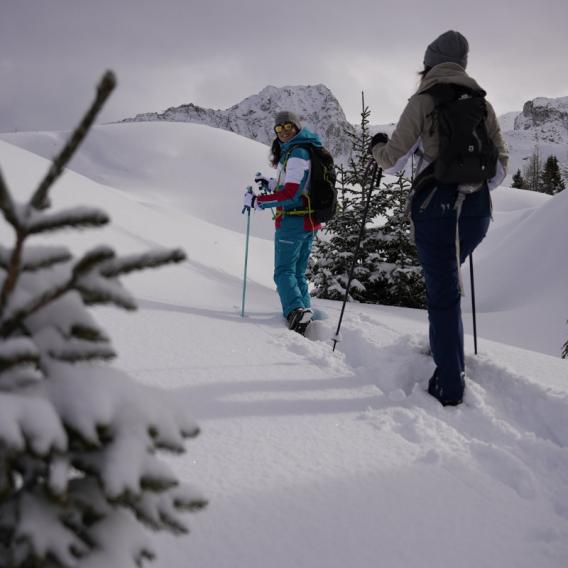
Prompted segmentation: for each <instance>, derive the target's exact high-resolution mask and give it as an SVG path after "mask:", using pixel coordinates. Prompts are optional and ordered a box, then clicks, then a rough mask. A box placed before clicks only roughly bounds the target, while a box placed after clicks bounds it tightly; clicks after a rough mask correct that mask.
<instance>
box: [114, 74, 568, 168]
mask: <svg viewBox="0 0 568 568" xmlns="http://www.w3.org/2000/svg"><path fill="white" fill-rule="evenodd" d="M283 109H286V110H292V111H294V112H296V113H297V114H298V115H300V117H301V118H302V121H303V124H304V125H305V126H307V127H308V128H310V129H311V130H313V131H314V132H317V133H318V134H319V136H320V137H321V139H322V142H323V143H324V145H325V146H327V147H328V148H329V149H330V151H331V152H332V154H333V155H334V156H335V158H336V160H337V161H338V162H346V161H347V159H348V157H349V154H350V150H351V136H352V135H353V134H354V133H355V132H356V130H357V126H355V125H353V124H351V123H349V122H348V121H347V119H346V117H345V113H344V112H343V109H342V108H341V105H340V104H339V101H338V100H337V99H336V98H335V96H334V95H333V93H332V92H331V91H330V90H329V89H328V88H327V87H326V86H325V85H321V84H319V85H313V86H312V85H308V86H290V87H273V86H268V87H265V88H264V89H262V91H260V92H259V93H258V94H256V95H252V96H250V97H247V98H246V99H244V100H243V101H241V102H240V103H237V104H235V105H233V106H232V107H230V108H228V109H225V110H215V109H210V108H203V107H200V106H197V105H195V104H192V103H189V104H184V105H181V106H178V107H171V108H168V109H167V110H165V111H163V112H148V113H144V114H138V115H136V116H134V117H132V118H126V119H124V120H123V121H122V122H141V121H142V122H144V121H171V122H193V123H198V124H206V125H209V126H213V127H215V128H222V129H224V130H229V131H231V132H236V133H237V134H240V135H242V136H246V137H247V138H251V139H253V140H257V141H259V142H262V143H264V144H270V143H271V142H272V140H273V138H274V133H273V131H272V126H273V122H272V121H273V117H274V115H275V114H276V113H277V112H278V111H279V110H283ZM499 121H500V124H501V128H502V130H503V134H504V137H505V139H506V140H507V143H508V145H509V150H510V154H511V158H510V167H509V171H510V174H511V175H512V174H513V173H514V172H515V171H516V170H517V169H519V168H520V169H522V167H523V164H524V161H525V160H527V159H528V158H529V156H530V155H531V154H532V152H533V151H534V148H535V146H537V145H538V147H539V151H540V156H541V158H542V159H545V158H546V157H547V156H549V155H551V154H554V155H556V157H557V158H558V159H559V161H560V162H562V163H567V162H568V97H561V98H556V99H550V98H544V97H539V98H536V99H533V100H531V101H527V102H526V103H525V104H524V106H523V110H522V111H520V112H509V113H507V114H505V115H502V116H500V117H499ZM394 126H395V125H394V123H392V124H388V125H375V126H371V131H372V132H376V131H379V130H384V131H386V132H389V133H390V132H392V130H393V129H394Z"/></svg>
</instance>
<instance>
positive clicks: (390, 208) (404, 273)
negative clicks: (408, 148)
mask: <svg viewBox="0 0 568 568" xmlns="http://www.w3.org/2000/svg"><path fill="white" fill-rule="evenodd" d="M369 116H370V110H369V108H368V107H367V106H366V105H365V101H364V97H363V98H362V112H361V123H360V128H359V131H358V133H357V135H356V136H355V137H354V140H353V150H352V155H351V160H350V163H349V167H348V169H347V170H345V171H343V175H342V176H340V178H341V180H342V187H341V188H340V190H339V192H338V194H339V204H340V210H339V211H338V214H337V215H336V217H335V218H334V219H333V220H332V221H331V222H330V223H328V224H327V227H326V230H325V233H324V235H323V238H322V239H320V240H318V241H317V242H316V245H315V246H314V252H313V254H312V259H311V260H312V262H311V265H310V269H309V271H308V277H309V278H310V280H311V281H312V283H313V284H314V286H315V289H314V295H315V296H317V297H320V298H328V299H341V298H343V297H344V295H345V288H346V285H347V282H348V277H349V272H350V268H351V266H352V264H353V255H354V253H355V248H356V244H357V240H358V238H359V233H360V228H361V226H362V223H363V219H364V217H365V215H366V217H365V218H366V222H365V228H364V232H363V237H362V239H361V243H360V247H359V250H358V252H357V259H356V264H355V267H354V273H353V279H352V281H351V285H350V289H349V296H350V299H353V300H358V301H361V302H372V303H381V304H388V305H398V306H408V307H423V306H424V305H425V292H424V283H423V279H422V272H421V268H420V267H419V265H418V260H417V257H416V251H415V247H414V244H413V243H412V240H411V235H410V226H409V224H408V222H407V220H406V219H405V217H404V214H403V211H404V204H405V202H406V198H407V195H408V191H409V190H410V183H409V182H408V181H407V180H406V179H405V178H404V177H403V176H402V175H401V176H399V178H398V180H397V181H396V182H395V183H391V184H386V183H383V184H382V186H381V187H377V184H376V183H375V182H374V180H373V179H371V178H372V175H371V172H372V171H373V165H374V159H373V158H372V156H371V155H370V153H369V144H370V142H371V136H370V133H369ZM369 192H371V194H370V195H369ZM366 209H367V211H365V210H366Z"/></svg>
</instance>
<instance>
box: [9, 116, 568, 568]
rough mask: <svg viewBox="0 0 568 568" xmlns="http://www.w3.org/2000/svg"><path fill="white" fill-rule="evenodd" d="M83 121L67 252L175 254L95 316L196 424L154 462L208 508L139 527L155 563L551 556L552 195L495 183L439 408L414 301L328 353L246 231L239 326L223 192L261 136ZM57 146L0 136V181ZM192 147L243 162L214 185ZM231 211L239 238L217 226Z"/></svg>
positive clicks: (559, 276) (252, 158) (567, 398)
mask: <svg viewBox="0 0 568 568" xmlns="http://www.w3.org/2000/svg"><path fill="white" fill-rule="evenodd" d="M92 134H93V137H92V140H91V141H90V143H89V144H87V145H85V146H84V147H83V148H82V150H81V151H80V153H81V154H82V155H81V156H78V158H77V160H76V161H75V162H74V164H73V167H74V168H75V171H67V172H66V174H65V175H64V176H63V178H62V179H61V181H60V182H59V183H58V184H57V185H56V186H55V188H54V192H53V195H52V198H53V202H54V205H55V208H59V207H64V206H69V205H71V204H88V205H93V206H97V207H101V208H103V209H106V210H107V211H108V212H109V213H110V215H111V218H112V220H113V222H112V225H111V226H110V227H109V228H107V229H105V230H104V232H102V231H96V232H94V233H92V234H91V232H89V231H86V232H84V233H83V234H82V235H78V236H77V235H75V234H73V236H72V237H71V236H70V238H69V240H68V242H66V243H65V244H66V245H68V246H71V247H73V248H77V249H79V248H80V249H82V248H84V247H86V246H91V245H92V244H93V243H97V244H98V243H100V242H101V241H102V242H104V241H105V240H108V241H109V242H111V243H112V245H113V246H114V247H115V248H116V249H117V250H118V251H119V252H123V253H128V252H134V251H136V252H139V251H141V250H144V249H146V248H147V247H148V246H154V247H155V246H158V247H159V246H164V247H171V246H177V245H180V246H182V247H184V248H185V250H186V251H187V254H188V257H189V260H188V261H187V262H186V263H184V264H182V265H179V266H175V267H170V268H167V269H164V270H161V271H150V272H148V273H141V274H138V275H136V276H133V277H131V278H130V279H129V280H127V281H126V284H127V285H129V287H130V289H131V290H132V292H133V294H134V296H135V297H136V298H137V299H138V301H139V303H140V305H141V309H140V311H139V312H138V313H137V314H134V315H131V314H122V313H116V312H115V311H113V310H110V309H99V310H97V311H96V313H95V317H96V318H97V319H100V320H101V321H102V324H103V326H104V327H105V328H106V329H107V331H108V332H109V334H110V336H111V337H112V338H113V342H114V344H115V347H116V349H117V351H118V352H119V354H120V357H119V360H118V361H117V365H118V366H119V367H122V368H124V369H125V370H126V371H128V372H129V374H131V375H132V376H134V377H135V378H136V379H137V380H139V381H140V382H142V383H147V384H153V385H160V386H162V387H164V388H167V389H170V390H172V391H173V392H174V393H175V395H176V397H177V398H178V399H179V400H182V401H184V402H185V404H186V406H187V409H188V412H189V414H190V415H192V416H193V417H195V418H196V419H197V420H198V422H199V425H200V426H201V429H202V434H201V435H200V436H199V438H197V439H196V440H195V441H193V442H192V443H191V444H190V447H189V448H188V450H189V452H190V453H189V454H188V455H187V456H182V457H172V459H171V467H172V468H174V471H175V472H176V474H177V475H178V476H179V477H181V478H182V479H187V480H189V481H191V482H192V483H193V484H195V485H197V486H198V487H199V488H200V490H201V491H202V492H203V493H204V494H205V495H206V497H207V498H208V499H209V501H210V505H209V507H208V509H207V510H206V511H204V512H201V513H199V514H198V515H195V516H192V517H191V519H190V524H191V526H192V529H193V530H192V533H191V534H190V535H189V536H188V537H187V538H185V537H184V538H179V539H174V538H170V537H164V536H153V535H149V538H151V539H152V540H154V541H155V543H156V546H157V548H158V551H159V557H158V561H157V563H156V564H155V566H156V568H166V567H167V568H186V567H187V566H194V567H197V568H213V567H214V568H236V567H241V566H246V567H247V568H266V567H267V566H270V567H271V568H290V567H291V566H294V567H295V568H319V567H325V568H344V567H345V566H346V565H349V566H354V567H356V568H374V567H376V566H387V567H394V568H415V567H416V566H426V567H430V566H436V567H438V566H440V567H446V566H460V567H461V568H479V567H480V566H487V567H491V568H492V567H496V566H498V567H504V566H507V567H509V566H511V567H515V568H534V567H535V566H538V567H539V568H563V567H564V566H566V565H567V564H568V545H567V543H568V421H567V420H566V416H568V361H565V360H561V359H560V358H559V357H558V353H559V348H560V344H561V342H562V341H563V340H564V339H565V337H566V332H567V331H568V327H567V326H565V325H564V321H565V319H566V317H567V316H568V305H567V303H566V292H565V290H566V289H568V276H567V273H566V270H565V268H564V264H565V263H564V261H563V256H562V255H563V252H564V245H565V242H566V228H565V227H566V224H565V221H564V219H565V216H566V214H567V213H568V211H567V210H566V207H567V201H568V199H567V198H568V192H567V193H566V196H564V197H563V196H562V194H559V195H557V196H554V197H548V196H544V195H540V194H535V193H532V192H526V191H517V190H511V189H505V188H501V189H497V190H496V192H495V193H494V194H493V195H494V202H495V213H496V215H495V223H494V224H493V226H492V227H491V229H490V233H489V236H488V238H487V240H486V241H485V242H484V243H483V245H482V247H481V248H480V249H479V252H478V253H476V256H475V258H476V291H477V299H478V304H479V305H478V311H479V313H478V325H479V334H480V342H479V349H480V354H479V356H474V355H473V353H472V341H471V336H470V335H468V336H467V337H466V357H467V360H466V364H467V367H468V374H469V378H468V390H467V397H466V402H465V404H464V405H463V406H461V407H457V408H443V407H441V406H440V405H439V404H438V403H437V402H436V401H435V400H434V399H432V398H431V397H429V396H428V395H427V394H426V393H425V391H424V388H425V384H426V381H427V378H428V377H429V375H430V373H431V371H432V363H431V360H430V358H429V356H428V355H427V354H426V344H427V317H426V314H425V312H424V311H421V310H406V309H401V308H392V307H383V306H373V305H361V304H350V305H349V306H348V307H347V310H346V315H345V319H344V323H343V327H342V333H343V341H342V342H341V343H340V344H339V345H338V349H337V351H336V352H335V353H332V351H331V346H330V342H329V338H330V337H331V335H332V333H333V332H334V331H335V326H336V324H337V319H338V317H339V312H340V308H341V305H340V303H338V302H330V301H316V302H315V307H316V308H317V309H319V310H320V312H322V314H323V315H324V316H326V317H327V319H322V320H320V321H319V322H316V327H315V328H314V333H313V336H312V340H311V341H310V340H308V339H305V338H302V337H300V336H298V335H296V334H293V333H291V332H289V331H287V330H286V329H285V327H284V326H283V325H282V320H281V317H280V315H279V309H278V300H277V297H276V295H275V293H274V289H273V283H272V262H273V260H272V255H273V252H272V243H271V242H270V241H269V240H266V239H262V238H257V237H253V238H252V239H251V245H250V247H251V248H250V255H249V286H248V293H247V317H246V318H244V319H242V318H241V317H240V301H241V293H242V268H243V257H244V235H243V229H244V219H243V217H242V216H241V214H240V193H241V192H240V189H239V190H238V191H236V193H234V191H235V190H234V188H235V187H238V186H240V183H239V184H235V185H233V183H234V180H241V179H245V178H248V177H249V176H250V175H251V174H250V167H251V164H255V163H256V162H257V160H259V159H265V157H266V147H265V146H263V145H261V144H258V143H254V142H250V143H248V144H243V141H242V138H239V137H238V136H237V135H235V134H232V133H228V132H223V131H221V130H218V129H212V128H206V127H204V126H200V125H195V124H164V123H147V124H118V125H110V126H99V127H97V129H96V131H95V132H93V133H92ZM61 138H62V135H61V134H59V133H57V134H50V133H43V134H39V135H36V139H34V134H27V135H25V136H24V135H23V134H22V135H12V137H11V143H7V142H6V141H5V140H4V141H1V142H0V166H1V167H2V171H3V175H4V177H5V179H6V181H7V183H8V184H9V186H10V187H11V188H12V189H13V190H14V191H15V192H16V193H17V194H18V195H19V196H20V197H21V196H22V195H23V194H24V193H29V192H30V191H32V190H33V188H34V187H35V184H36V183H37V180H39V179H40V178H41V177H42V176H43V174H44V173H45V171H46V169H47V167H48V163H47V161H46V160H45V159H43V158H41V157H40V156H38V155H37V154H34V153H31V152H29V151H26V150H24V149H22V148H21V147H17V146H16V145H14V144H17V143H18V141H19V142H20V144H19V146H28V147H30V148H32V147H42V148H43V150H42V151H43V152H44V153H45V152H47V150H50V152H51V153H53V152H54V151H55V148H54V146H53V144H54V143H57V144H59V143H60V142H61ZM199 143H201V144H203V145H204V148H205V149H204V150H203V158H205V153H206V151H208V152H211V153H212V154H214V155H216V152H217V151H218V148H220V147H221V148H223V149H226V148H227V147H237V146H238V147H241V148H242V150H241V151H242V155H241V156H240V159H238V160H235V161H234V162H227V163H225V164H223V165H222V166H221V165H218V166H217V169H218V170H219V171H218V172H217V174H216V175H217V176H218V177H214V178H212V167H214V166H213V164H214V163H215V159H214V158H211V159H201V160H200V159H195V161H193V162H190V161H189V155H190V154H191V153H192V152H194V153H195V152H196V147H195V146H197V145H198V144H199ZM50 144H51V145H50ZM169 153H171V155H169ZM79 158H80V159H79ZM176 160H177V161H179V162H180V163H181V164H184V163H185V164H186V166H187V170H188V174H189V175H188V176H187V184H186V185H185V186H184V187H182V188H180V187H178V186H176V185H175V184H173V183H172V178H171V177H169V173H168V171H169V169H171V168H172V167H173V165H174V163H175V161H176ZM161 161H164V162H165V163H166V164H167V165H168V166H169V168H168V167H166V166H161V167H160V163H161ZM125 164H126V165H125ZM184 168H185V167H182V166H180V174H179V175H180V176H181V172H182V171H184ZM79 169H80V170H82V173H78V170H79ZM253 169H254V168H253ZM176 175H177V174H176ZM130 176H132V180H131V182H130V183H128V181H127V180H128V178H129V177H130ZM94 178H96V179H94ZM160 178H162V181H160ZM212 179H213V180H214V181H213V182H211V180H212ZM105 180H106V181H105ZM114 183H117V184H118V185H117V186H115V185H113V184H114ZM140 188H143V190H140ZM185 192H187V193H188V194H189V195H191V196H192V198H191V199H185V197H184V193H185ZM205 193H207V194H209V197H210V200H209V201H207V202H206V203H205V204H204V203H201V202H200V201H199V196H200V195H202V194H205ZM234 195H237V196H238V197H236V198H235V199H234ZM233 199H234V201H233ZM233 203H234V204H233ZM200 208H201V209H200ZM206 208H211V211H209V212H205V211H204V209H206ZM229 215H233V216H234V218H235V219H237V221H238V222H239V223H240V224H241V227H240V229H239V230H230V229H227V228H226V226H225V223H224V222H220V221H218V220H217V216H219V217H218V219H221V217H222V216H229ZM203 217H208V220H207V221H205V220H203ZM253 225H254V226H257V227H261V226H265V227H266V228H267V231H270V227H271V219H270V216H269V215H268V214H267V212H256V213H255V214H254V218H253ZM3 227H4V225H3V224H2V223H0V238H1V239H2V243H3V244H4V243H6V242H9V239H10V238H11V235H10V234H8V233H7V232H6V231H4V230H3ZM550 306H553V307H554V308H555V309H554V312H553V310H551V309H549V307H550ZM541 308H542V313H541V314H539V313H538V311H539V310H540V309H541ZM464 309H465V310H466V311H467V309H468V298H466V300H464ZM538 318H540V319H538ZM465 326H466V329H467V330H470V329H471V321H470V319H469V317H468V314H466V317H465ZM507 344H508V345H507ZM539 350H540V351H541V353H538V352H537V351H539Z"/></svg>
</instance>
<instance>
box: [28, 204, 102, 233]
mask: <svg viewBox="0 0 568 568" xmlns="http://www.w3.org/2000/svg"><path fill="white" fill-rule="evenodd" d="M109 220H110V219H109V217H108V215H107V214H106V213H105V212H104V211H102V210H101V209H97V208H95V207H74V208H72V209H67V210H66V211H58V212H57V213H52V214H47V213H43V212H41V213H35V214H33V215H30V218H29V219H26V221H25V223H24V227H25V230H26V232H27V234H29V235H33V234H37V233H45V232H47V231H57V230H59V229H71V228H72V229H88V228H96V227H102V226H103V225H106V224H107V223H108V222H109Z"/></svg>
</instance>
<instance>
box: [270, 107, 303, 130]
mask: <svg viewBox="0 0 568 568" xmlns="http://www.w3.org/2000/svg"><path fill="white" fill-rule="evenodd" d="M285 122H291V123H292V124H295V125H296V128H297V129H298V130H302V121H301V120H300V117H299V116H298V115H297V114H296V113H295V112H292V111H289V110H281V111H280V112H279V113H278V114H277V115H276V117H275V118H274V126H276V125H277V124H284V123H285Z"/></svg>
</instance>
